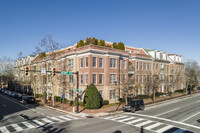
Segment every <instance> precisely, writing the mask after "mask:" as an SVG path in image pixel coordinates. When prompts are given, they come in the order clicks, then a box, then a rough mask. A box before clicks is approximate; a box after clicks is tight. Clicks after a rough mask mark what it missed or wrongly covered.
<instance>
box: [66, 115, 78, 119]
mask: <svg viewBox="0 0 200 133" xmlns="http://www.w3.org/2000/svg"><path fill="white" fill-rule="evenodd" d="M65 116H67V117H69V118H72V119H79V118H76V117H73V116H70V115H65Z"/></svg>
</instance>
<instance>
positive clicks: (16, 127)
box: [11, 124, 23, 132]
mask: <svg viewBox="0 0 200 133" xmlns="http://www.w3.org/2000/svg"><path fill="white" fill-rule="evenodd" d="M11 126H12V127H13V128H14V129H15V130H16V131H17V132H19V131H23V129H22V128H21V127H20V126H18V125H17V124H11Z"/></svg>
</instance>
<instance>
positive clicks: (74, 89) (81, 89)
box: [72, 89, 82, 91]
mask: <svg viewBox="0 0 200 133" xmlns="http://www.w3.org/2000/svg"><path fill="white" fill-rule="evenodd" d="M78 90H79V91H82V89H78ZM72 91H77V89H72Z"/></svg>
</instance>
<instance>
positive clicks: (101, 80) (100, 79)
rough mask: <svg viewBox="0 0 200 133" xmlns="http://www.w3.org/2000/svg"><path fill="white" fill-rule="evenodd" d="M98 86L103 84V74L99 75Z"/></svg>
mask: <svg viewBox="0 0 200 133" xmlns="http://www.w3.org/2000/svg"><path fill="white" fill-rule="evenodd" d="M99 84H103V74H99Z"/></svg>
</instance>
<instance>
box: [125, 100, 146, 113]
mask: <svg viewBox="0 0 200 133" xmlns="http://www.w3.org/2000/svg"><path fill="white" fill-rule="evenodd" d="M144 108H145V105H144V102H143V100H142V99H134V100H131V101H129V102H128V105H125V106H123V108H122V109H123V111H131V112H132V113H134V112H135V111H136V110H142V111H143V110H144Z"/></svg>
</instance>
